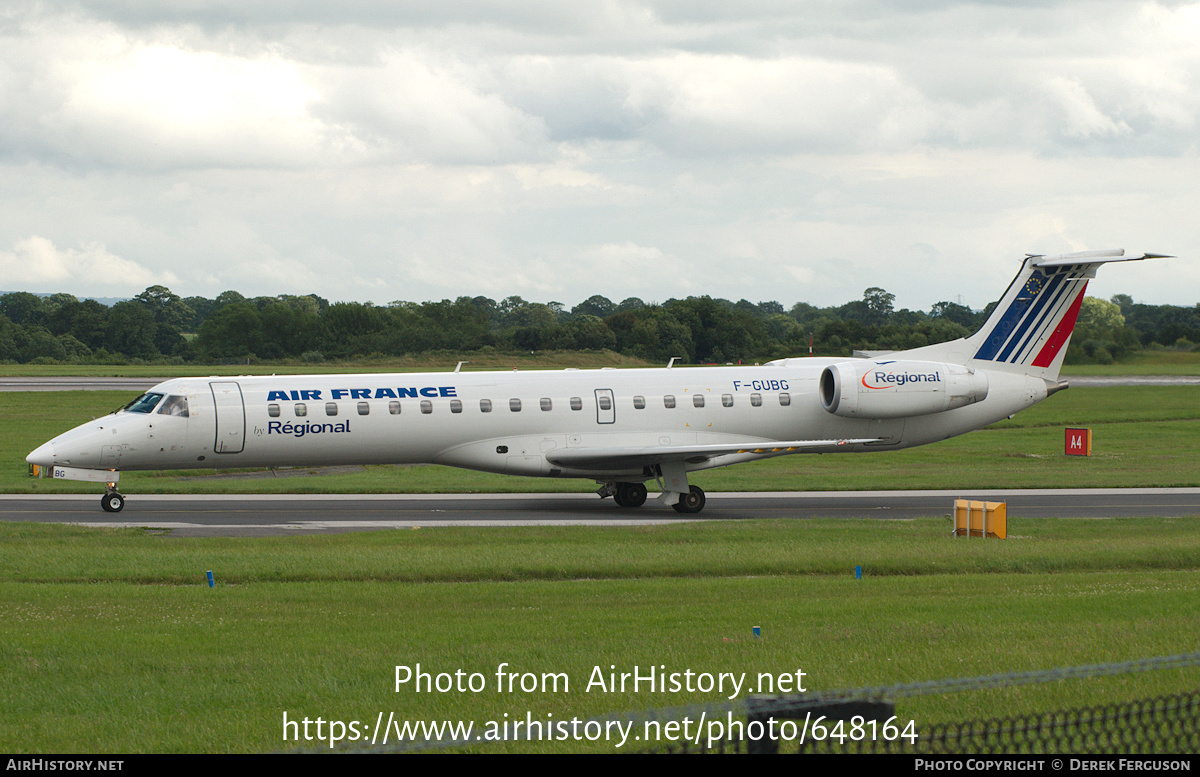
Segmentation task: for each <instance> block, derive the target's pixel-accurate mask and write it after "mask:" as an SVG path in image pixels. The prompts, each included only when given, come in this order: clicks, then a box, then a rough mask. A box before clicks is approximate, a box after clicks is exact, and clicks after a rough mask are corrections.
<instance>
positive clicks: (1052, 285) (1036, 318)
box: [995, 274, 1064, 362]
mask: <svg viewBox="0 0 1200 777" xmlns="http://www.w3.org/2000/svg"><path fill="white" fill-rule="evenodd" d="M1030 280H1033V279H1032V278H1031V279H1030ZM1063 280H1064V278H1063V276H1062V275H1059V274H1055V275H1052V276H1050V278H1049V281H1048V283H1047V284H1046V287H1045V288H1043V289H1041V290H1040V292H1039V293H1038V295H1037V296H1036V297H1034V301H1033V304H1032V305H1031V306H1030V308H1029V312H1028V313H1027V314H1026V315H1025V317H1024V318H1023V319H1022V320H1021V322H1020V324H1019V325H1018V326H1017V328H1016V330H1015V331H1014V332H1013V333H1012V336H1011V337H1009V338H1008V341H1007V342H1006V344H1005V346H1004V348H1002V349H1001V350H1000V353H999V355H998V356H997V357H996V359H995V361H1001V362H1007V361H1012V359H1011V358H1010V357H1011V356H1012V354H1013V351H1014V350H1020V347H1019V346H1023V345H1024V343H1025V335H1026V333H1028V332H1037V331H1038V330H1039V329H1040V328H1041V326H1042V323H1043V322H1044V321H1045V319H1046V316H1047V315H1048V314H1049V313H1051V312H1052V311H1053V310H1054V303H1055V302H1056V301H1057V300H1058V298H1059V295H1061V294H1062V291H1063Z"/></svg>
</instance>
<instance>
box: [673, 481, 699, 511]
mask: <svg viewBox="0 0 1200 777" xmlns="http://www.w3.org/2000/svg"><path fill="white" fill-rule="evenodd" d="M704 502H705V498H704V489H702V488H700V486H692V487H691V488H690V489H689V490H688V492H687V493H686V494H680V495H679V501H678V502H676V503H675V504H673V505H671V506H672V507H674V508H675V511H676V512H680V513H688V514H691V513H698V512H700V511H701V510H703V509H704Z"/></svg>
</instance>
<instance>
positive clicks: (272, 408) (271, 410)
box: [267, 405, 279, 418]
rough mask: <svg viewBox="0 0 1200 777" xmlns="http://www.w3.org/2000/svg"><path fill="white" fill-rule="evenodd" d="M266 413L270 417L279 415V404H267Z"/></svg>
mask: <svg viewBox="0 0 1200 777" xmlns="http://www.w3.org/2000/svg"><path fill="white" fill-rule="evenodd" d="M267 415H269V416H271V417H272V418H278V417H279V405H267Z"/></svg>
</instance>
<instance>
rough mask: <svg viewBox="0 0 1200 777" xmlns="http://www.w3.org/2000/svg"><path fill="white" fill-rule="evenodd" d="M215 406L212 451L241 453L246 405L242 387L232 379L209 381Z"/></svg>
mask: <svg viewBox="0 0 1200 777" xmlns="http://www.w3.org/2000/svg"><path fill="white" fill-rule="evenodd" d="M208 385H209V387H210V388H211V389H212V393H213V401H214V402H215V403H216V407H217V415H216V418H217V437H216V439H215V440H214V441H213V453H241V452H242V448H243V447H245V444H246V406H245V403H243V401H242V387H241V386H239V385H238V384H237V383H235V382H234V381H229V382H220V383H209V384H208Z"/></svg>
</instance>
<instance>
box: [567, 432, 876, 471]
mask: <svg viewBox="0 0 1200 777" xmlns="http://www.w3.org/2000/svg"><path fill="white" fill-rule="evenodd" d="M880 439H882V438H879V437H868V438H864V439H854V440H775V441H764V440H746V441H742V442H736V443H721V444H716V445H645V446H632V445H631V446H617V447H611V448H555V449H554V450H550V451H547V452H546V460H547V461H549V462H550V463H551V464H556V465H558V466H560V467H571V468H572V469H628V468H632V467H645V466H650V465H653V464H662V463H663V462H668V461H680V462H683V463H685V464H701V463H703V462H705V461H708V460H709V459H714V458H716V457H717V456H729V455H733V454H739V453H750V454H757V455H760V456H779V455H783V454H786V453H801V452H804V453H823V452H830V453H832V452H833V451H836V450H839V449H842V448H844V447H845V446H847V445H857V444H862V443H871V442H879V441H880Z"/></svg>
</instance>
